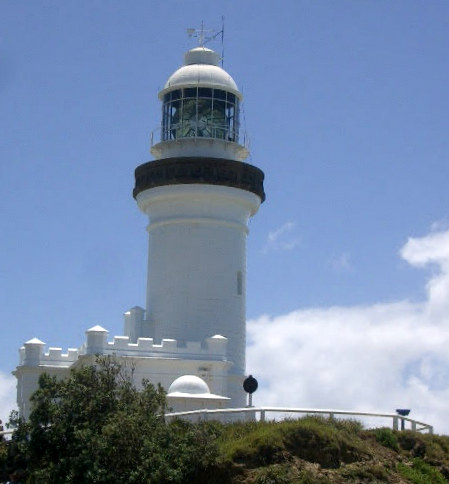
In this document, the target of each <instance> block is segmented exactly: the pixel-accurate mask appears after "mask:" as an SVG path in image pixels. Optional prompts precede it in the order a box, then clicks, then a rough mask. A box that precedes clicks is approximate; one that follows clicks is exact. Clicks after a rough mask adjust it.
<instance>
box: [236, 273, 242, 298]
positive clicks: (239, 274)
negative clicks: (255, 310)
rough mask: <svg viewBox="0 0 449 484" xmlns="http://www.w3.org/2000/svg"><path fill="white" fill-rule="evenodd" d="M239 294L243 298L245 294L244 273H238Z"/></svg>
mask: <svg viewBox="0 0 449 484" xmlns="http://www.w3.org/2000/svg"><path fill="white" fill-rule="evenodd" d="M237 294H238V295H239V296H241V295H242V294H243V275H242V271H237Z"/></svg>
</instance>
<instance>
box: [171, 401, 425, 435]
mask: <svg viewBox="0 0 449 484" xmlns="http://www.w3.org/2000/svg"><path fill="white" fill-rule="evenodd" d="M270 412H272V413H302V414H307V415H311V414H324V415H328V416H329V417H330V418H333V417H334V416H335V415H351V416H359V417H379V418H392V419H393V429H394V430H399V420H401V421H402V422H410V424H411V430H413V431H416V432H421V431H423V430H427V431H428V432H429V434H433V426H432V425H429V424H426V423H424V422H420V421H418V420H415V419H412V418H410V417H402V416H400V415H397V414H393V413H373V412H358V411H354V410H330V409H317V408H284V407H244V408H225V409H211V410H209V409H201V410H190V411H187V412H173V413H168V414H166V415H165V417H166V418H168V419H170V418H176V417H187V416H189V415H199V416H200V417H203V418H204V419H205V420H206V419H207V416H208V415H216V414H235V413H243V414H245V413H253V414H254V417H255V416H256V414H259V420H260V421H261V422H264V421H265V420H266V413H270ZM418 426H421V427H420V428H419V427H418Z"/></svg>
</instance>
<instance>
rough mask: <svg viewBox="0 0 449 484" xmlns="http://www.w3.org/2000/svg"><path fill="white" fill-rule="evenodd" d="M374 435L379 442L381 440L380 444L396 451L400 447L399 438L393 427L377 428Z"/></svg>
mask: <svg viewBox="0 0 449 484" xmlns="http://www.w3.org/2000/svg"><path fill="white" fill-rule="evenodd" d="M374 435H375V437H376V440H377V442H379V444H381V445H383V446H384V447H387V448H389V449H393V450H396V451H397V450H398V449H399V445H398V439H397V437H396V435H395V434H394V432H393V431H392V430H391V429H389V428H386V427H384V428H381V429H376V430H375V431H374Z"/></svg>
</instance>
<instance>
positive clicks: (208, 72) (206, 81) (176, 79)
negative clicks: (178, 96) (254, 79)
mask: <svg viewBox="0 0 449 484" xmlns="http://www.w3.org/2000/svg"><path fill="white" fill-rule="evenodd" d="M219 61H220V56H219V55H218V54H217V53H216V52H214V51H213V50H210V49H207V48H205V47H196V48H195V49H191V50H189V51H188V52H186V54H185V56H184V65H183V66H182V67H180V68H179V69H178V70H177V71H175V72H174V73H173V74H172V75H171V76H170V77H169V78H168V81H167V82H166V83H165V86H164V89H162V91H161V92H160V93H159V98H160V99H162V98H163V96H164V94H165V93H166V92H169V91H172V90H174V89H175V88H180V87H193V86H201V87H213V88H217V89H224V90H226V91H230V92H232V93H233V94H235V95H237V97H238V98H239V99H242V95H241V93H240V91H239V89H238V87H237V84H236V83H235V81H234V79H233V78H232V77H231V76H230V75H229V74H228V73H227V72H226V71H225V70H224V69H222V68H221V67H219V65H218V63H219Z"/></svg>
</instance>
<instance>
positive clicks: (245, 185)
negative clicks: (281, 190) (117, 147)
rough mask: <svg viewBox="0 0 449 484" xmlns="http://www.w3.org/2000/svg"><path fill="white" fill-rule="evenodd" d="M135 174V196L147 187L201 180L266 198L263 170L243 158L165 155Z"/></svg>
mask: <svg viewBox="0 0 449 484" xmlns="http://www.w3.org/2000/svg"><path fill="white" fill-rule="evenodd" d="M135 177H136V185H135V187H134V190H133V197H134V198H136V197H137V195H138V194H139V193H140V192H143V191H144V190H148V189H149V188H155V187H159V186H163V185H185V184H193V183H202V184H207V185H224V186H227V187H234V188H240V189H241V190H246V191H248V192H252V193H255V194H256V195H258V196H259V197H260V199H261V200H262V202H263V201H264V200H265V192H264V189H263V179H264V173H263V171H262V170H260V169H259V168H256V167H255V166H253V165H249V164H248V163H243V162H242V161H234V160H225V159H221V158H199V157H179V158H166V159H163V160H156V161H149V162H147V163H144V164H143V165H140V166H138V167H137V168H136V170H135Z"/></svg>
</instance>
